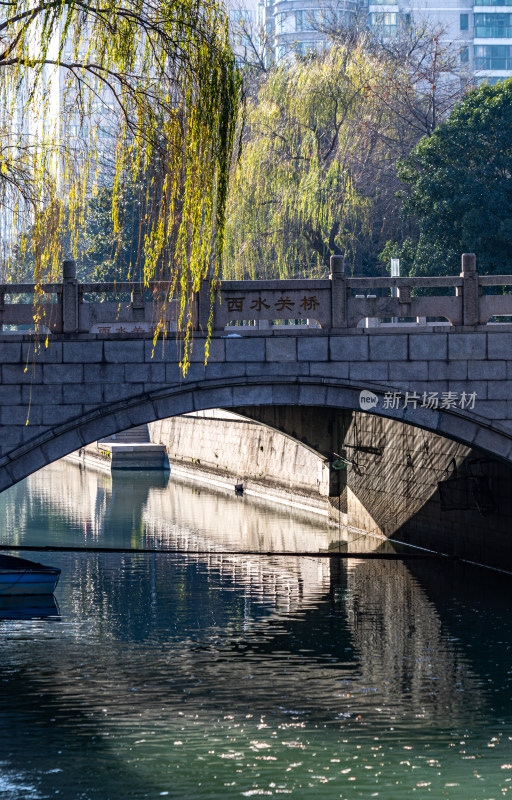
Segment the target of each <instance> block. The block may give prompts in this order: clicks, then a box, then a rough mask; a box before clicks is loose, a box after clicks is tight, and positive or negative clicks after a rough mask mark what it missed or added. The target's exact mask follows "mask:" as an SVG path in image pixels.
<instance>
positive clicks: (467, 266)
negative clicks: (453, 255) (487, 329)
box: [460, 253, 480, 325]
mask: <svg viewBox="0 0 512 800" xmlns="http://www.w3.org/2000/svg"><path fill="white" fill-rule="evenodd" d="M460 277H461V278H462V279H463V286H462V324H463V325H478V323H479V317H480V315H479V308H478V306H479V302H478V298H479V291H478V272H477V271H476V255H475V254H474V253H463V254H462V272H461V273H460Z"/></svg>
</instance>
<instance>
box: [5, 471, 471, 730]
mask: <svg viewBox="0 0 512 800" xmlns="http://www.w3.org/2000/svg"><path fill="white" fill-rule="evenodd" d="M0 509H1V514H2V517H3V520H2V522H3V528H4V531H5V535H4V541H6V542H8V541H13V542H14V541H19V542H20V543H24V544H28V543H34V542H35V541H36V539H35V535H36V529H37V533H38V536H39V540H38V543H40V544H48V543H60V544H72V543H73V542H76V543H77V544H78V545H81V546H83V545H84V544H85V545H87V544H88V543H90V544H104V545H109V544H111V545H114V546H127V547H129V546H141V545H149V546H151V547H154V548H158V547H159V546H160V547H162V546H165V547H176V548H179V549H180V550H182V551H185V552H184V554H183V555H180V556H179V562H180V563H183V562H184V563H185V564H189V565H190V566H192V567H193V568H194V575H195V576H196V577H195V578H194V581H195V582H196V584H195V585H199V584H197V581H199V583H201V582H203V583H204V582H206V583H207V584H208V585H209V586H211V587H212V589H213V590H214V591H213V594H210V595H209V596H210V599H209V601H208V603H209V608H210V612H211V611H212V610H214V609H216V613H217V612H219V613H218V615H217V616H218V617H219V618H221V617H223V615H224V612H222V613H220V610H222V608H223V603H224V602H225V599H226V597H227V596H228V595H230V596H232V597H240V595H241V596H242V598H245V602H246V605H245V606H244V603H243V602H242V606H241V610H240V614H241V616H240V620H239V623H240V624H239V626H237V627H236V636H235V637H234V638H233V637H228V638H223V639H222V641H217V640H216V644H215V647H216V648H218V657H219V659H220V660H221V661H222V664H223V670H224V673H223V674H222V676H221V678H219V676H218V675H217V677H216V679H215V680H216V681H217V688H216V692H215V700H214V699H213V698H212V699H211V701H209V702H211V706H212V708H213V707H214V706H215V707H217V706H218V704H219V703H221V702H224V701H226V702H228V701H229V702H230V703H231V704H233V703H234V704H235V705H236V706H237V707H238V706H240V708H241V707H242V705H243V703H254V702H257V704H258V705H259V707H260V710H262V712H263V711H270V710H271V706H270V705H269V702H270V701H269V700H268V698H267V699H266V697H265V691H264V690H265V687H266V689H267V690H268V692H270V694H269V697H275V696H276V694H279V692H285V691H286V692H287V694H288V696H289V702H290V704H291V705H293V703H294V702H295V703H297V702H298V701H299V699H300V700H301V702H302V704H303V706H304V704H305V705H306V706H307V705H308V704H310V710H311V712H313V709H314V708H317V709H318V703H320V707H321V708H323V709H324V711H325V713H326V714H328V715H329V716H332V718H337V717H338V716H339V715H343V714H347V715H348V717H347V719H349V718H351V715H353V714H355V713H356V712H357V713H358V714H359V713H361V714H375V713H377V712H376V711H375V708H376V707H377V706H378V708H379V709H380V711H379V712H378V713H379V714H383V715H384V716H388V717H391V718H395V717H400V715H403V714H409V713H411V712H413V713H414V714H415V715H416V717H417V718H418V719H423V718H425V717H426V718H439V719H441V718H442V717H443V715H445V716H448V717H449V718H450V719H454V718H456V716H457V714H458V713H459V710H461V709H463V708H464V709H466V710H467V708H468V706H471V707H473V708H474V709H475V711H477V709H478V707H479V706H480V705H481V703H484V702H485V699H484V698H483V697H482V696H481V693H480V690H479V686H480V681H479V679H478V677H477V675H476V673H475V671H474V668H472V667H471V665H470V662H469V660H468V658H467V655H466V652H465V648H464V642H463V641H462V642H457V643H456V642H454V641H452V639H451V638H450V634H449V629H448V628H447V627H446V622H443V614H444V606H445V597H444V595H445V594H446V592H447V591H448V590H447V589H446V588H444V589H443V590H442V591H441V593H439V591H437V595H438V596H439V598H440V599H439V602H438V603H437V604H434V602H432V600H431V599H429V597H428V595H427V594H426V592H425V590H424V588H423V587H422V583H421V582H419V581H418V580H417V579H416V578H415V577H414V576H413V574H411V571H410V569H409V568H408V567H407V566H406V565H405V564H403V563H400V562H392V563H390V562H377V561H364V560H356V561H351V562H349V563H348V564H347V563H344V562H340V561H339V560H337V559H336V558H333V559H318V560H316V559H313V558H297V557H295V556H293V555H290V556H288V557H274V558H272V557H269V558H267V557H262V558H259V557H255V556H244V557H235V556H226V555H222V552H221V548H222V547H224V548H226V547H234V546H235V545H236V546H237V547H239V548H240V549H242V548H245V549H254V548H255V547H256V546H257V545H261V546H263V548H264V549H265V550H267V549H271V545H273V546H274V548H275V549H286V548H289V549H291V548H296V547H299V548H300V547H301V546H302V543H303V537H307V539H308V542H311V537H316V542H317V544H318V546H319V547H323V548H324V549H326V548H327V547H328V546H329V537H330V536H332V535H333V533H334V532H333V531H332V530H331V531H329V529H328V528H327V527H325V528H322V527H320V526H318V525H316V526H313V525H311V523H308V521H307V520H304V519H301V518H300V516H299V515H294V514H292V513H286V514H284V513H282V512H281V511H280V510H278V509H275V508H273V509H272V513H271V514H269V513H268V511H267V510H266V509H265V508H263V507H261V506H258V505H256V504H250V505H249V504H246V503H244V502H243V501H240V500H239V499H237V498H235V497H229V496H226V495H222V494H221V493H216V492H215V493H213V492H210V491H205V490H203V489H201V491H198V490H197V488H196V487H190V486H187V485H185V484H176V485H173V484H169V485H168V486H167V487H162V485H161V484H160V485H158V484H157V485H156V486H155V485H154V476H146V477H143V478H141V480H140V481H139V482H138V484H136V485H134V484H133V482H132V480H131V477H130V476H127V475H122V476H119V481H118V480H117V476H116V477H115V479H114V480H113V479H112V476H108V475H104V474H101V473H95V472H93V471H89V470H80V468H79V467H77V466H75V465H72V464H66V463H62V462H61V463H59V464H56V465H52V466H51V467H49V468H46V469H45V470H44V471H42V472H40V473H37V474H35V475H33V476H31V478H29V479H28V481H27V482H26V484H20V485H19V486H18V487H15V488H14V489H12V490H10V492H8V493H5V494H4V495H2V505H1V506H0ZM16 515H19V516H18V521H19V520H20V519H21V520H22V521H23V520H25V522H23V525H22V526H20V525H18V524H15V520H16ZM29 517H30V519H31V522H30V523H28V524H27V523H26V520H27V519H28V518H29ZM23 526H25V528H26V529H25V530H24V531H23ZM123 526H125V527H123ZM115 531H117V533H116V532H115ZM17 537H18V538H17ZM27 537H30V542H29V541H27ZM273 537H276V538H275V539H274V538H273ZM41 539H45V541H41ZM199 551H201V552H199ZM205 551H208V552H206V553H205ZM114 560H115V563H116V565H120V566H119V568H118V567H116V568H113V567H112V564H113V563H114ZM173 563H174V562H173ZM76 564H77V565H78V558H77V560H76ZM82 567H83V565H82ZM168 569H169V559H168V557H167V556H162V557H161V558H156V559H155V558H153V557H147V556H137V557H136V558H134V557H123V558H122V561H119V557H118V556H111V557H108V559H107V558H106V557H104V556H98V555H94V556H91V557H90V559H89V561H88V564H87V567H86V568H83V569H82V572H80V574H79V575H78V574H77V577H76V579H72V578H71V577H69V578H68V579H66V577H65V578H64V580H63V585H62V587H61V590H62V591H63V592H69V593H71V594H73V597H74V599H73V602H74V603H75V604H76V603H81V602H87V604H88V605H89V606H90V625H89V626H88V633H87V638H88V640H89V645H90V644H91V643H92V641H93V640H94V638H95V636H96V635H98V634H99V633H101V634H102V636H103V637H104V636H106V638H107V640H111V639H112V637H114V639H115V640H116V639H117V640H120V641H121V642H122V641H130V640H131V639H132V638H133V636H137V637H138V638H140V637H141V635H142V638H143V639H144V638H145V637H150V638H151V637H152V636H153V635H154V633H152V631H154V630H159V631H160V630H165V629H166V625H167V624H168V623H167V620H168V618H169V615H173V614H174V615H175V614H176V609H175V608H173V607H172V606H169V601H168V598H162V597H159V591H158V588H159V587H160V588H161V587H164V586H166V585H167V583H168V580H169V573H168ZM443 569H449V566H448V565H447V566H446V568H445V567H444V566H442V565H441V566H439V568H438V570H437V571H439V570H440V571H442V570H443ZM423 577H425V576H423ZM452 577H453V576H452ZM432 578H433V576H432V570H429V571H428V575H427V579H428V580H432ZM422 580H423V578H422ZM450 585H451V581H447V586H448V587H449V586H450ZM186 587H187V584H186V583H185V584H184V585H183V592H182V593H181V594H180V604H181V605H180V608H181V612H180V613H182V614H183V615H189V614H190V613H192V612H193V611H194V610H195V609H194V603H195V600H194V596H193V593H192V591H190V594H189V593H188V591H187V589H186ZM189 588H192V584H190V587H189ZM438 589H439V587H438ZM226 591H227V592H228V595H226V594H225V592H226ZM450 591H451V589H450ZM65 602H68V601H65ZM247 603H248V605H247ZM64 604H65V603H64ZM258 609H259V610H258ZM210 612H209V613H210ZM202 613H206V609H203V611H202ZM255 615H256V616H255ZM206 619H208V616H206V617H205V620H206ZM113 620H115V623H113ZM142 620H143V622H144V624H143V625H142V622H141V621H142ZM177 624H179V619H178V621H177ZM200 629H202V628H201V626H200ZM234 630H235V629H234ZM83 635H86V634H85V633H84V634H83ZM204 635H205V636H206V639H207V640H209V637H210V635H213V636H214V638H215V637H216V636H217V633H215V632H213V633H211V632H210V633H205V634H204ZM79 638H80V637H79ZM297 641H300V642H302V643H303V649H302V651H301V652H300V653H299V652H295V650H294V645H293V642H297ZM247 648H249V649H250V652H251V653H252V654H253V655H254V654H258V653H259V654H264V653H268V655H269V657H270V654H272V653H273V652H275V651H279V652H282V653H283V654H285V655H286V659H287V663H286V668H284V666H283V665H281V666H277V667H275V669H273V670H272V675H271V676H269V675H268V674H265V671H264V670H263V671H261V672H258V670H262V669H263V668H262V667H261V664H260V666H258V664H259V662H257V663H256V664H255V665H253V666H251V669H254V671H255V674H254V679H255V681H258V682H259V688H258V689H257V690H254V689H251V690H250V691H249V689H248V688H247V687H246V686H240V685H238V683H239V681H238V677H240V672H241V671H243V670H244V669H245V668H246V662H245V661H244V653H245V652H247ZM304 648H305V649H304ZM158 658H161V659H163V661H162V663H161V665H160V667H158V669H161V670H162V671H165V669H166V668H167V667H166V665H167V660H168V658H172V653H168V654H167V655H165V656H164V655H162V656H161V657H160V656H159V657H158ZM115 662H116V655H115V653H114V652H113V653H112V654H111V662H110V665H111V669H112V670H113V672H114V673H117V672H118V671H119V667H116V663H115ZM294 665H295V666H294ZM64 667H65V665H64ZM64 667H62V668H64ZM192 667H193V672H194V674H195V675H196V676H197V679H198V680H200V681H203V682H204V683H205V684H206V685H208V683H209V682H213V683H215V681H214V674H213V672H212V666H211V664H209V663H208V661H207V660H203V659H202V657H201V656H198V654H197V652H195V651H194V652H190V653H188V655H186V654H185V655H182V656H181V657H180V659H179V663H178V664H174V663H173V670H174V672H176V680H177V682H178V684H179V683H180V681H182V682H185V683H186V681H187V675H188V674H189V673H190V670H191V668H192ZM295 669H296V670H297V672H296V676H295V678H297V676H301V675H302V676H303V678H304V681H313V682H312V683H311V684H310V685H308V691H307V698H306V697H305V696H304V692H303V685H302V684H301V680H296V679H294V681H293V685H290V686H287V682H289V680H290V674H291V672H293V671H294V670H295ZM312 669H314V680H313V675H312V673H311V670H312ZM123 670H124V671H127V676H126V680H127V681H128V680H129V677H128V675H129V673H130V670H131V667H129V666H127V665H124V666H123ZM215 674H216V673H215ZM237 676H238V677H237ZM219 681H220V683H219ZM255 685H256V683H254V684H253V686H255ZM315 686H317V688H315ZM363 687H365V688H364V691H363ZM247 692H249V694H248V693H247ZM295 692H296V693H297V696H296V697H295V696H294V693H295ZM319 693H320V694H321V697H320V696H319ZM146 700H147V697H146ZM89 701H90V702H91V703H92V705H93V706H95V703H94V699H93V698H92V696H91V697H90V698H89ZM89 701H88V702H89ZM166 702H177V699H176V698H174V699H172V698H171V697H169V698H168V699H167V701H166ZM134 703H135V704H136V703H137V700H136V699H135V700H134ZM315 713H318V712H315ZM340 718H342V717H340Z"/></svg>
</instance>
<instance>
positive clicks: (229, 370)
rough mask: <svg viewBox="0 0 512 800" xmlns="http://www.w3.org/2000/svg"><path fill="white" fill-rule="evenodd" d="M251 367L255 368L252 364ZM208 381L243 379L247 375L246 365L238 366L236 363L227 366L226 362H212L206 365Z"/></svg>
mask: <svg viewBox="0 0 512 800" xmlns="http://www.w3.org/2000/svg"><path fill="white" fill-rule="evenodd" d="M250 366H253V365H252V364H251V365H250ZM205 374H206V380H226V381H227V380H229V379H230V378H241V377H243V376H244V375H245V364H237V363H235V362H234V361H233V362H230V363H229V364H226V363H225V362H211V361H209V362H208V363H207V365H206V370H205Z"/></svg>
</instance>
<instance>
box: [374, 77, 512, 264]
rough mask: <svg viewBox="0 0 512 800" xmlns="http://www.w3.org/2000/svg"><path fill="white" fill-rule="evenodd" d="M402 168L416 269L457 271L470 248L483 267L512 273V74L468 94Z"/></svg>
mask: <svg viewBox="0 0 512 800" xmlns="http://www.w3.org/2000/svg"><path fill="white" fill-rule="evenodd" d="M398 174H399V176H400V178H401V180H402V181H404V182H405V183H407V184H408V185H409V191H408V193H407V195H406V197H405V199H404V212H405V214H406V215H408V216H409V217H412V218H414V217H415V218H416V219H417V221H418V226H419V237H418V240H417V244H416V247H415V251H414V255H413V257H412V258H411V254H410V250H411V247H410V244H408V245H407V248H408V250H409V258H410V260H411V263H410V272H411V274H417V275H421V274H429V275H436V274H437V275H440V274H452V275H453V274H456V273H457V272H459V271H460V256H461V253H463V252H471V253H476V256H477V268H478V271H479V272H481V273H510V272H512V79H509V80H507V81H503V82H500V83H498V84H496V85H495V86H488V85H484V86H481V87H480V88H478V89H474V90H472V91H471V92H469V93H468V94H467V95H466V96H465V97H464V98H463V100H462V101H461V102H460V103H459V104H458V105H457V106H456V107H455V108H454V110H453V112H452V114H451V115H450V117H449V119H448V120H447V121H446V122H445V123H444V124H442V125H440V126H439V127H438V128H437V129H436V130H435V131H434V132H433V133H432V134H431V135H430V136H424V137H423V138H422V139H421V141H420V142H419V144H418V145H417V146H416V147H415V148H414V150H413V151H412V153H411V155H410V156H409V157H408V158H407V159H406V160H404V161H403V162H399V168H398ZM390 249H392V245H389V243H388V246H387V250H386V251H385V253H383V257H384V255H385V256H388V255H389V252H388V251H389V250H390Z"/></svg>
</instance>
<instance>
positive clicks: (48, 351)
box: [0, 337, 62, 364]
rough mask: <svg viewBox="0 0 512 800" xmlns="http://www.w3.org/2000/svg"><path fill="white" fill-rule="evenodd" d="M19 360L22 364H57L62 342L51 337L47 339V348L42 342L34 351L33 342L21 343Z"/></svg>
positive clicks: (59, 358) (60, 357)
mask: <svg viewBox="0 0 512 800" xmlns="http://www.w3.org/2000/svg"><path fill="white" fill-rule="evenodd" d="M16 346H17V347H19V345H16ZM2 351H3V345H0V358H1V356H2ZM21 359H22V361H23V363H24V364H30V363H32V362H34V363H35V364H58V363H60V362H61V361H62V342H56V341H54V340H53V339H52V338H51V337H49V339H48V347H45V346H44V342H41V343H40V347H38V348H37V349H36V346H35V343H34V342H23V344H22V345H21Z"/></svg>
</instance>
